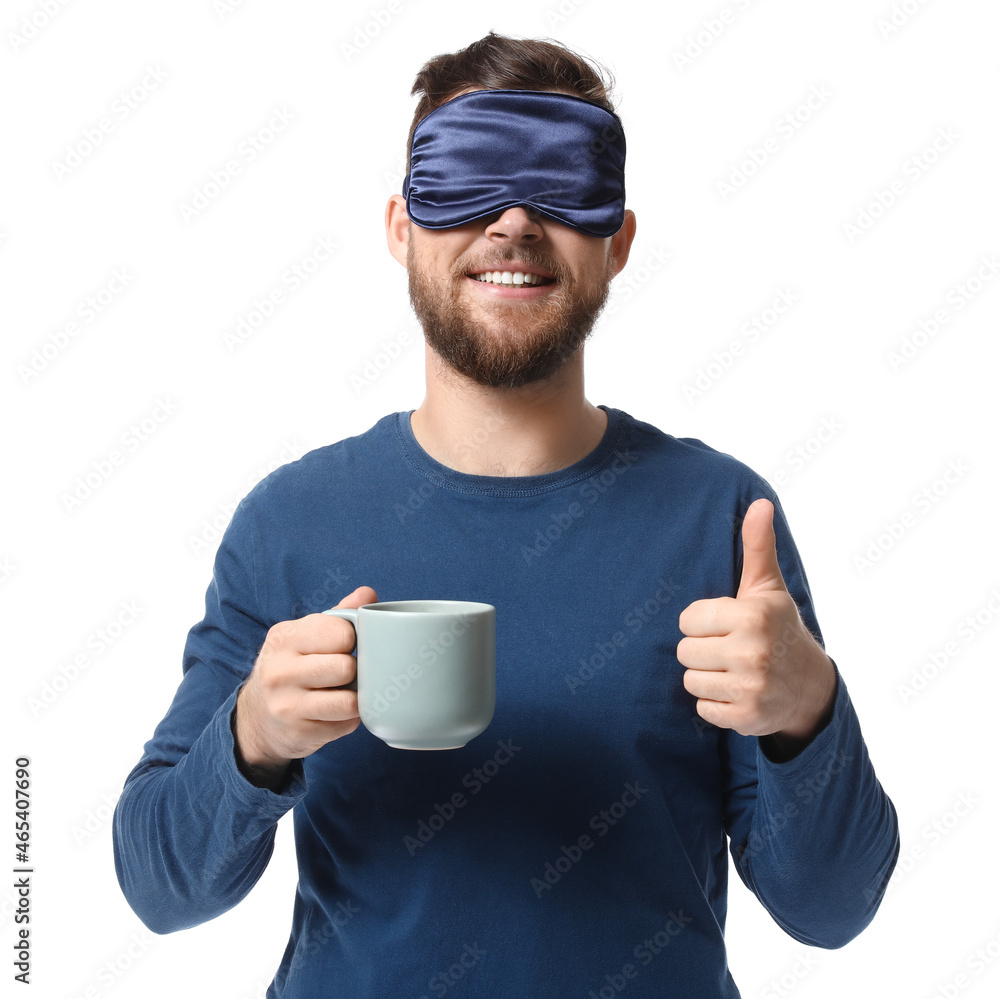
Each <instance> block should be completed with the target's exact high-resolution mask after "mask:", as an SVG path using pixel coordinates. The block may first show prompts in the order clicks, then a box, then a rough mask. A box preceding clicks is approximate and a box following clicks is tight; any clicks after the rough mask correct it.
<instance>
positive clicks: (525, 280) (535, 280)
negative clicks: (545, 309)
mask: <svg viewBox="0 0 1000 999" xmlns="http://www.w3.org/2000/svg"><path fill="white" fill-rule="evenodd" d="M472 277H474V278H475V279H476V280H477V281H485V282H486V283H487V284H518V285H520V284H541V283H542V282H543V281H544V280H545V279H544V278H542V277H540V276H539V275H538V274H529V273H528V272H526V271H484V272H483V273H482V274H473V275H472Z"/></svg>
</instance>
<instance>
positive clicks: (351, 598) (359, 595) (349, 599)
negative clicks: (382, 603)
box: [336, 586, 378, 607]
mask: <svg viewBox="0 0 1000 999" xmlns="http://www.w3.org/2000/svg"><path fill="white" fill-rule="evenodd" d="M377 602H378V596H377V595H376V593H375V591H374V590H373V589H372V588H371V587H370V586H359V587H358V588H357V589H356V590H355V591H354V592H353V593H348V594H347V596H346V597H344V599H343V600H341V601H340V603H339V604H337V605H336V606H337V607H362V606H364V605H365V604H374V603H377Z"/></svg>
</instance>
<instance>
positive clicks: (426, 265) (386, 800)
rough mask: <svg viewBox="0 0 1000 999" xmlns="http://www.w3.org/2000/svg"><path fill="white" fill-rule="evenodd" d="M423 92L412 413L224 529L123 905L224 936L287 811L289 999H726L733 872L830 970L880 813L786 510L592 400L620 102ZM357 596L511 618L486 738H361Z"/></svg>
mask: <svg viewBox="0 0 1000 999" xmlns="http://www.w3.org/2000/svg"><path fill="white" fill-rule="evenodd" d="M414 92H415V93H417V92H419V93H422V94H423V95H424V98H423V100H422V101H421V103H420V105H419V106H418V108H417V112H416V115H415V127H414V129H413V130H411V142H410V150H409V156H410V159H409V166H410V170H409V173H408V175H407V180H406V183H405V189H404V195H405V196H404V195H394V196H393V197H392V198H391V199H390V202H389V205H388V208H387V211H386V232H387V238H388V243H389V249H390V251H391V253H392V254H393V256H394V257H395V258H396V259H397V260H398V261H399V262H400V263H402V264H403V265H404V266H405V267H406V269H407V271H408V275H409V284H410V295H411V301H412V303H413V307H414V310H415V311H416V313H417V315H418V317H419V319H420V321H421V325H422V326H423V329H424V332H425V335H426V340H427V394H426V397H425V399H424V401H423V403H422V404H421V405H420V407H419V408H418V409H416V410H414V411H413V412H412V413H394V414H392V415H390V416H387V417H385V418H384V419H382V420H380V421H379V422H378V423H377V424H376V425H375V426H374V427H373V428H372V429H371V430H369V431H368V432H367V433H365V434H362V435H360V436H359V437H355V438H351V439H349V440H345V441H341V442H339V443H338V444H334V445H330V446H329V447H325V448H320V449H318V450H316V451H313V452H311V453H310V454H308V455H306V456H305V457H303V458H302V459H301V460H299V461H297V462H294V463H292V464H290V465H286V466H284V467H283V468H281V469H279V470H278V471H277V472H275V473H273V474H272V475H270V476H269V477H268V478H267V479H265V480H264V481H263V482H261V483H260V484H259V485H258V486H257V487H255V488H254V489H253V490H252V491H251V493H250V494H249V495H248V496H247V497H246V498H245V499H244V500H243V502H242V503H241V504H240V507H239V509H238V510H237V512H236V514H235V515H234V517H233V521H232V523H231V525H230V527H229V528H228V530H227V532H226V535H225V538H224V539H223V541H222V544H221V546H220V549H219V553H218V556H217V558H216V563H215V572H214V577H213V580H212V583H211V585H210V587H209V590H208V596H207V606H206V615H205V619H204V620H203V621H202V622H201V623H200V624H198V625H196V626H195V627H194V628H193V629H192V630H191V633H190V635H189V638H188V644H187V647H186V649H185V656H184V662H183V667H184V678H183V681H182V683H181V685H180V688H179V689H178V692H177V695H176V697H175V699H174V702H173V704H172V706H171V708H170V710H169V712H168V713H167V715H166V717H165V718H164V720H163V722H162V723H161V724H160V726H159V727H158V728H157V731H156V733H155V735H154V737H153V739H152V740H151V741H150V742H149V743H147V745H146V748H145V754H144V756H143V758H142V760H141V761H140V763H139V764H138V766H137V767H136V768H135V770H133V772H132V773H131V774H130V775H129V778H128V780H127V782H126V785H125V789H124V792H123V794H122V798H121V800H120V802H119V805H118V808H117V811H116V816H115V858H116V865H117V870H118V875H119V880H120V883H121V885H122V889H123V891H124V892H125V894H126V896H127V898H128V899H129V902H130V904H131V905H132V906H133V908H134V909H135V911H136V912H137V913H138V914H139V916H140V917H141V918H142V919H143V920H144V921H145V922H146V924H147V925H148V926H149V927H150V928H151V929H153V930H155V931H157V932H169V931H171V930H176V929H180V928H183V927H188V926H192V925H195V924H197V923H199V922H201V921H204V920H206V919H210V918H212V917H213V916H215V915H218V914H219V913H221V912H223V911H225V910H226V909H228V908H229V907H231V906H233V905H235V904H236V903H237V902H238V901H239V900H240V899H242V898H243V897H244V896H245V895H246V894H247V892H248V891H249V890H250V889H251V887H252V886H253V884H254V883H255V882H256V880H257V878H258V877H259V876H260V874H261V872H262V871H263V869H264V867H265V865H266V863H267V861H268V858H269V856H270V851H271V847H272V843H273V837H274V831H275V826H276V823H277V822H278V820H279V819H280V817H281V816H282V815H284V814H285V813H286V812H287V811H289V810H290V809H292V808H293V806H295V812H294V816H295V834H296V849H297V855H298V862H299V868H300V879H299V884H298V888H297V893H296V899H295V912H294V917H293V926H292V933H291V937H290V940H289V943H288V947H287V949H286V952H285V955H284V959H283V961H282V964H281V966H280V968H279V969H278V971H277V974H276V976H275V980H274V982H273V984H272V986H271V989H270V990H269V992H268V995H269V996H272V997H296V999H299V997H302V999H305V997H312V996H317V997H318V996H326V995H330V994H338V995H340V994H342V995H350V996H354V997H378V999H385V997H387V996H403V995H413V996H419V995H422V994H423V995H426V994H433V995H443V994H445V992H448V993H449V994H451V995H455V996H458V995H468V996H487V995H488V996H511V997H513V996H535V995H559V996H564V995H565V996H570V995H580V996H588V995H591V996H593V995H605V994H612V993H614V994H617V993H618V992H621V991H623V990H625V989H626V988H627V990H628V994H629V995H630V996H661V995H677V996H697V997H698V999H709V997H734V996H738V995H739V993H738V991H737V988H736V985H735V984H734V982H733V980H732V977H731V976H730V974H729V971H728V967H727V961H726V951H725V944H724V927H725V917H726V886H727V872H728V857H727V851H726V848H727V836H728V838H729V847H730V850H731V852H732V856H733V860H734V862H735V865H736V869H737V871H738V872H739V875H740V877H741V878H742V879H743V880H744V881H745V883H746V884H747V885H748V886H749V887H750V888H751V889H752V890H753V891H754V892H755V893H756V894H757V896H758V897H759V898H760V900H761V901H762V903H763V904H764V905H765V907H766V908H767V909H768V911H769V912H770V913H771V915H772V916H773V917H774V919H775V920H777V922H778V923H779V924H780V925H781V926H782V927H783V928H784V929H785V930H787V931H788V932H789V933H790V934H791V935H792V936H794V937H795V938H796V939H798V940H801V941H804V942H806V943H809V944H812V945H816V946H822V947H837V946H841V945H843V944H845V943H846V942H847V941H849V940H850V939H851V938H853V937H854V936H855V935H856V934H857V933H859V932H860V931H861V930H862V929H863V928H864V927H865V926H866V925H867V924H868V922H869V921H870V920H871V918H872V916H873V915H874V913H875V910H876V908H877V907H878V904H879V902H880V901H881V897H882V893H883V891H884V888H885V885H886V883H887V881H888V878H889V875H890V874H891V871H892V868H893V865H894V864H895V859H896V855H897V853H898V848H899V842H898V832H897V827H896V817H895V812H894V810H893V807H892V804H891V803H890V801H889V799H888V798H887V797H886V795H885V793H884V792H883V790H882V788H881V786H880V785H879V783H878V780H877V779H876V777H875V774H874V772H873V769H872V767H871V764H870V762H869V759H868V755H867V752H866V749H865V745H864V741H863V739H862V736H861V732H860V729H859V726H858V721H857V717H856V715H855V713H854V710H853V708H852V706H851V702H850V699H849V697H848V694H847V690H846V687H845V686H844V683H843V680H842V678H841V677H840V675H839V673H838V671H837V668H836V667H835V665H834V664H833V662H832V661H831V659H830V658H829V657H828V656H827V655H826V653H825V651H824V650H823V647H822V645H821V640H820V631H819V626H818V623H817V621H816V618H815V614H814V612H813V608H812V604H811V600H810V595H809V589H808V584H807V582H806V578H805V574H804V572H803V569H802V566H801V563H800V561H799V558H798V554H797V552H796V549H795V546H794V542H793V540H792V538H791V535H790V533H789V531H788V527H787V525H786V523H785V519H784V517H783V515H782V513H781V509H780V505H779V504H778V501H777V498H776V496H775V495H774V494H773V492H772V491H771V489H770V488H769V487H768V485H767V484H766V483H765V482H764V481H763V480H762V479H761V478H760V477H759V476H757V475H756V474H755V473H754V472H752V471H751V470H750V469H748V468H747V467H746V466H744V465H742V464H740V463H739V462H737V461H735V460H734V459H732V458H730V457H728V456H726V455H722V454H720V453H718V452H715V451H713V450H711V449H710V448H709V447H707V446H706V445H704V444H702V443H701V442H699V441H695V440H677V439H675V438H672V437H669V436H667V435H665V434H663V433H661V432H660V431H659V430H657V429H656V428H654V427H652V426H650V425H648V424H645V423H641V422H639V421H636V420H634V419H633V418H632V417H630V416H629V415H628V414H626V413H624V412H622V411H621V410H617V409H613V408H609V407H603V406H602V407H595V406H593V405H592V404H591V403H589V402H588V401H587V399H586V398H585V397H584V388H583V344H584V341H585V339H586V337H587V336H588V334H589V333H590V331H591V328H592V327H593V324H594V322H595V320H596V318H597V316H598V314H599V312H600V310H601V308H602V306H603V304H604V302H605V300H606V298H607V295H608V290H609V285H610V282H611V280H612V279H613V277H614V276H615V275H616V274H617V273H618V272H619V271H620V270H621V269H622V268H623V267H624V266H625V264H626V261H627V259H628V254H629V247H630V245H631V242H632V239H633V236H634V233H635V217H634V215H633V214H632V212H631V211H628V210H626V209H625V207H624V179H623V178H624V173H623V167H624V137H623V135H622V134H621V125H620V122H619V120H618V119H617V117H616V116H615V115H614V113H613V109H612V107H611V105H610V103H609V102H608V98H607V96H606V94H605V92H604V87H603V84H602V81H601V79H600V76H599V74H598V73H597V72H596V71H595V70H594V69H593V68H592V67H591V66H590V65H589V64H588V63H586V62H585V61H584V60H582V59H580V58H579V57H577V56H575V55H574V54H573V53H571V52H569V51H567V50H565V49H563V48H562V47H560V46H557V45H553V44H550V43H541V42H525V41H514V40H512V39H505V38H501V37H498V36H495V35H492V34H491V35H489V36H487V37H486V38H485V39H482V40H481V41H480V42H477V43H475V44H474V45H472V46H470V47H469V48H468V49H466V50H463V51H462V52H459V53H455V54H453V55H448V56H441V57H438V58H437V59H435V60H432V61H431V62H429V63H428V64H427V65H426V66H425V67H424V68H423V69H422V70H421V73H420V74H419V76H418V78H417V82H416V84H415V87H414ZM332 580H336V583H334V582H332ZM333 587H337V589H334V588H333ZM352 587H353V588H354V589H353V592H351V590H352ZM345 593H347V594H348V595H347V596H344V594H345ZM341 597H342V598H343V599H341V600H340V604H339V606H360V605H362V604H365V603H370V602H373V601H375V600H376V599H382V600H392V599H406V598H441V599H465V600H477V601H484V602H487V603H491V604H493V605H494V606H495V607H496V609H497V709H496V714H495V716H494V719H493V722H492V724H491V725H490V727H489V729H488V730H487V731H486V732H485V733H484V734H483V735H482V736H480V737H478V738H477V739H474V740H472V741H471V742H469V744H468V745H466V746H465V747H464V748H462V749H460V750H451V751H442V752H415V751H406V750H398V749H391V748H389V747H388V746H386V745H385V744H383V743H381V742H379V741H378V740H377V739H376V738H374V737H373V736H372V735H371V734H370V733H368V732H367V731H366V730H365V729H364V728H363V727H359V718H358V709H357V694H356V693H355V692H354V691H353V690H351V689H349V688H345V687H344V685H345V684H348V683H349V682H350V681H351V680H352V679H353V678H354V676H355V668H356V663H355V659H354V657H353V656H352V655H351V652H352V650H353V648H354V641H355V638H354V632H353V630H352V628H351V626H350V625H349V624H348V623H347V622H345V621H343V620H341V619H338V618H335V617H332V616H329V615H324V614H321V613H319V612H320V611H322V610H324V609H326V608H327V607H329V605H330V604H332V603H334V602H335V601H336V600H337V599H338V598H341ZM304 607H305V608H307V609H309V610H311V611H313V613H305V614H303V613H301V610H302V608H304ZM609 990H610V991H609Z"/></svg>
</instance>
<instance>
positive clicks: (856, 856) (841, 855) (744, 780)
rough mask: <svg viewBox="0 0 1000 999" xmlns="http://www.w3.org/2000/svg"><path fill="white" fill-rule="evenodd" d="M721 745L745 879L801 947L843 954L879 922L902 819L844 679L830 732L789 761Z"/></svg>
mask: <svg viewBox="0 0 1000 999" xmlns="http://www.w3.org/2000/svg"><path fill="white" fill-rule="evenodd" d="M721 736H722V745H723V754H724V757H725V761H726V762H727V763H728V769H729V773H730V774H731V785H730V787H729V789H728V796H727V811H726V825H727V831H728V832H729V835H730V850H731V852H732V856H733V860H734V861H735V863H736V869H737V871H738V873H739V875H740V877H741V878H742V880H743V882H744V883H745V884H746V885H747V887H748V888H750V890H751V891H753V893H754V894H755V895H756V896H757V897H758V899H760V901H761V903H762V904H763V905H764V907H765V908H766V909H767V911H768V912H769V913H770V914H771V916H772V917H773V918H774V920H775V922H777V923H778V925H779V926H781V927H782V929H784V930H785V931H786V932H787V933H789V934H790V935H791V936H793V937H794V938H795V939H796V940H800V941H802V942H803V943H806V944H809V945H811V946H814V947H828V948H832V947H842V946H843V945H844V944H846V943H848V942H849V941H850V940H852V939H853V938H854V937H855V936H857V934H859V933H860V932H861V931H862V930H863V929H864V928H865V927H866V926H867V925H868V924H869V923H870V922H871V920H872V918H873V917H874V915H875V912H876V910H877V909H878V906H879V904H880V902H881V900H882V896H883V894H884V892H885V889H886V886H887V884H888V881H889V877H890V875H891V874H892V870H893V868H894V866H895V864H896V858H897V857H898V854H899V831H898V823H897V818H896V812H895V809H894V808H893V805H892V802H891V801H890V800H889V798H888V796H887V795H886V793H885V791H884V790H883V789H882V785H881V784H880V783H879V781H878V779H877V778H876V776H875V771H874V768H873V767H872V764H871V761H870V759H869V756H868V750H867V747H866V746H865V743H864V739H863V737H862V734H861V727H860V725H859V722H858V718H857V715H856V713H855V711H854V707H853V705H852V704H851V700H850V697H849V695H848V693H847V689H846V687H845V686H844V683H843V680H842V679H841V678H840V677H839V676H838V682H837V690H836V695H835V699H834V705H833V713H832V717H831V718H830V720H829V722H828V724H827V725H826V726H825V728H823V729H822V731H820V732H819V733H818V734H817V735H816V736H815V737H814V738H813V740H812V741H811V742H810V743H809V745H808V746H806V747H805V748H804V749H803V750H802V751H801V752H799V753H798V755H797V756H795V757H793V758H792V759H790V760H787V761H784V762H778V761H775V760H774V759H772V758H770V757H769V755H768V752H767V742H766V740H765V739H754V738H747V737H743V736H739V735H738V734H737V733H735V732H733V731H727V732H723V733H721Z"/></svg>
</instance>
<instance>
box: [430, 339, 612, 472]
mask: <svg viewBox="0 0 1000 999" xmlns="http://www.w3.org/2000/svg"><path fill="white" fill-rule="evenodd" d="M426 349H427V394H426V396H425V397H424V401H423V402H422V403H421V404H420V407H419V408H418V409H416V410H414V411H413V413H412V415H411V416H410V426H411V428H412V430H413V435H414V437H415V438H416V439H417V443H418V444H419V445H420V446H421V447H422V448H423V449H424V450H425V451H426V452H427V453H428V454H429V455H430V456H431V457H432V458H434V459H435V460H436V461H439V462H441V464H442V465H447V466H448V467H449V468H453V469H455V470H456V471H459V472H465V473H467V474H469V475H498V476H513V475H543V474H545V473H546V472H555V471H558V470H559V469H561V468H567V467H569V466H570V465H572V464H574V463H575V462H577V461H580V460H581V459H582V458H585V457H586V456H587V455H588V454H590V452H591V451H593V450H594V448H595V447H597V445H598V444H599V443H600V441H601V438H602V437H603V436H604V431H605V428H606V427H607V414H606V413H605V412H604V410H602V409H598V408H597V407H596V406H593V405H591V404H590V403H589V402H588V401H587V400H586V399H585V398H584V394H583V350H582V349H580V350H578V351H577V352H576V354H574V356H573V357H572V358H571V359H570V360H569V361H567V362H566V364H564V365H563V367H562V368H561V369H560V370H559V371H558V372H557V373H556V374H555V375H554V376H553V377H552V378H549V379H546V380H545V381H543V382H536V383H533V384H531V385H525V386H522V387H521V388H516V389H509V388H501V389H497V388H489V387H487V386H485V385H479V384H477V383H476V382H473V381H472V380H471V379H469V378H466V377H465V376H464V375H460V374H458V373H457V372H456V371H454V370H453V369H452V368H450V367H449V366H448V365H447V364H446V363H445V362H443V361H442V360H441V359H440V357H438V355H437V354H435V353H434V351H433V350H431V348H430V347H427V348H426Z"/></svg>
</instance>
